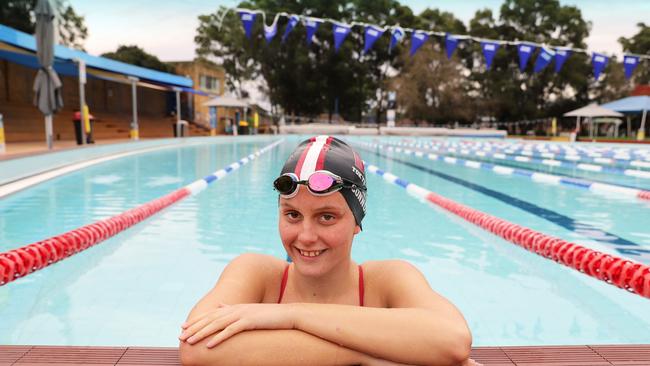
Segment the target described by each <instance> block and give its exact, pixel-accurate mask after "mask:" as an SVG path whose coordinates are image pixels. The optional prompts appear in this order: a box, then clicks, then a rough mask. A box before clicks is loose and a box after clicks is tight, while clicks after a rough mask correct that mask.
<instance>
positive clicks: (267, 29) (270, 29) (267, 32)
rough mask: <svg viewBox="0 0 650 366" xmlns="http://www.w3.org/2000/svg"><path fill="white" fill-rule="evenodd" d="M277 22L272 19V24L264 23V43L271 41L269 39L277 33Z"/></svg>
mask: <svg viewBox="0 0 650 366" xmlns="http://www.w3.org/2000/svg"><path fill="white" fill-rule="evenodd" d="M277 25H278V22H277V21H274V22H273V24H271V25H269V26H267V25H264V38H266V43H267V44H268V43H271V40H272V39H273V37H275V35H276V33H278V27H277Z"/></svg>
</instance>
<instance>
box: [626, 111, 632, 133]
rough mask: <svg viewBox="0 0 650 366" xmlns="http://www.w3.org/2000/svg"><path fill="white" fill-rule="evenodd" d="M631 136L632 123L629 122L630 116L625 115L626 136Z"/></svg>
mask: <svg viewBox="0 0 650 366" xmlns="http://www.w3.org/2000/svg"><path fill="white" fill-rule="evenodd" d="M631 136H632V125H631V124H630V116H629V115H628V116H627V138H630V137H631Z"/></svg>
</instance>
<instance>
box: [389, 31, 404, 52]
mask: <svg viewBox="0 0 650 366" xmlns="http://www.w3.org/2000/svg"><path fill="white" fill-rule="evenodd" d="M402 38H404V30H403V29H402V28H400V27H393V32H392V33H391V35H390V44H389V45H388V52H391V51H392V50H393V48H395V46H397V44H398V43H399V42H400V41H401V40H402Z"/></svg>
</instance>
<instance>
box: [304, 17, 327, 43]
mask: <svg viewBox="0 0 650 366" xmlns="http://www.w3.org/2000/svg"><path fill="white" fill-rule="evenodd" d="M322 22H323V21H322V20H320V19H317V18H309V19H307V22H306V24H305V27H306V28H307V46H309V45H310V44H311V40H312V38H314V34H316V31H317V30H318V26H319V25H320V23H322Z"/></svg>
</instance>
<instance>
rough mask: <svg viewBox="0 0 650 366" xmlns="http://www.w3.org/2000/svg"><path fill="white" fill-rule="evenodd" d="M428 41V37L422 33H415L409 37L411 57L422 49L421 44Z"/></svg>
mask: <svg viewBox="0 0 650 366" xmlns="http://www.w3.org/2000/svg"><path fill="white" fill-rule="evenodd" d="M428 39H429V35H428V34H427V33H425V32H422V31H415V32H413V35H412V36H411V56H413V55H415V53H416V52H418V50H419V49H420V47H422V45H423V44H425V43H426V41H427V40H428Z"/></svg>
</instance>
